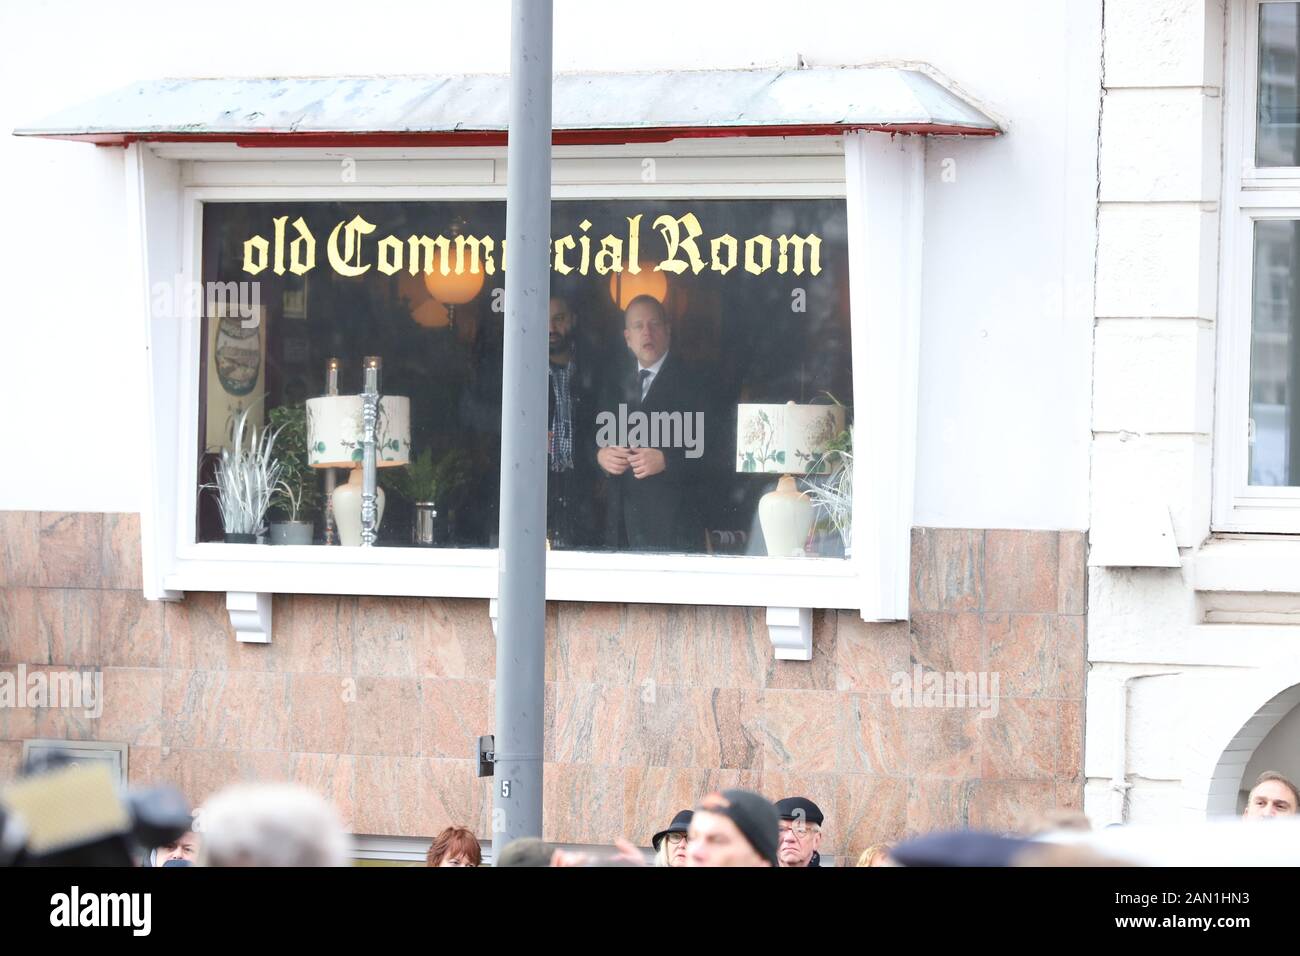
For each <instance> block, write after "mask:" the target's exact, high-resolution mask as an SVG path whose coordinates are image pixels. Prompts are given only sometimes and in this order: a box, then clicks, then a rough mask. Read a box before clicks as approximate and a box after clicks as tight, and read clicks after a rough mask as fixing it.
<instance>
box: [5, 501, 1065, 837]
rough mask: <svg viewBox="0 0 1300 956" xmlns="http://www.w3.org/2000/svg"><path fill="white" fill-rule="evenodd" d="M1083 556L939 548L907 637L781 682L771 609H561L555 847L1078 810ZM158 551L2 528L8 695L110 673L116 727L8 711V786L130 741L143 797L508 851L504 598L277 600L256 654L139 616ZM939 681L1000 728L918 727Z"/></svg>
mask: <svg viewBox="0 0 1300 956" xmlns="http://www.w3.org/2000/svg"><path fill="white" fill-rule="evenodd" d="M1084 552H1085V540H1084V535H1083V534H1082V533H1079V532H1053V531H1000V530H987V531H985V530H948V529H917V530H916V531H915V532H914V540H913V568H912V619H911V621H910V622H900V623H894V624H865V623H863V622H862V621H861V620H859V619H858V615H857V614H856V612H851V611H819V612H817V614H816V617H815V630H814V640H815V650H814V657H813V660H812V661H811V662H808V663H803V662H785V661H775V660H774V659H773V657H772V649H771V645H770V643H769V642H768V638H767V634H766V628H765V625H764V623H763V611H762V609H751V608H727V607H690V606H677V605H615V604H576V603H566V604H553V605H550V606H549V607H548V616H547V660H546V680H547V685H546V761H547V762H546V767H545V789H546V796H545V799H546V811H545V828H546V834H545V836H546V837H547V838H548V839H552V840H558V841H565V842H574V843H608V842H610V841H611V840H613V838H615V837H616V836H619V835H627V836H629V837H631V838H632V839H633V840H634V842H636V843H639V844H646V843H648V840H649V835H650V834H651V833H652V832H653V831H654V830H656V829H658V828H660V827H661V826H663V825H666V823H667V822H668V820H669V819H670V818H671V816H672V814H673V813H674V812H676V811H677V810H678V809H681V808H684V807H688V806H690V805H692V804H693V803H694V801H695V799H696V798H697V797H699V796H700V795H701V794H703V793H705V792H707V791H708V790H712V789H718V788H723V787H728V786H743V787H749V788H752V789H756V790H759V791H761V792H763V793H765V794H767V795H768V796H770V797H772V798H777V797H782V796H788V795H793V794H796V793H797V794H803V795H807V796H810V797H812V798H813V799H814V800H816V801H817V802H818V803H819V804H820V805H821V806H822V808H823V809H824V810H825V811H826V814H827V818H828V819H827V826H826V827H825V836H824V838H823V855H824V856H826V857H827V858H828V862H832V861H834V860H835V859H836V858H840V859H843V858H845V857H847V856H854V855H856V854H857V853H858V852H859V851H861V850H862V849H863V848H865V847H866V846H867V845H869V844H871V843H874V842H877V841H880V840H884V839H891V838H897V837H899V836H901V835H903V834H907V833H913V832H918V831H924V830H928V829H933V828H937V827H948V826H961V825H971V826H983V827H993V828H1000V829H1004V828H1013V827H1016V826H1019V825H1022V824H1023V823H1025V822H1026V821H1028V820H1030V819H1032V818H1033V817H1035V816H1036V815H1037V814H1039V813H1041V812H1042V811H1044V810H1047V809H1051V808H1055V807H1071V808H1078V807H1080V806H1081V802H1082V779H1081V774H1082V755H1081V747H1082V740H1083V688H1084V676H1085V670H1086V667H1087V664H1086V660H1087V658H1086V654H1085V633H1084V612H1085V606H1084V602H1085V595H1086V589H1085V586H1084V584H1085V582H1084ZM139 553H140V546H139V521H138V518H137V516H135V515H129V514H87V513H36V512H0V671H10V672H13V671H14V670H15V668H16V666H17V665H18V664H19V663H22V664H25V665H26V666H27V668H28V671H29V672H30V671H32V670H33V669H42V668H44V669H62V668H69V667H78V668H94V669H96V670H99V671H102V673H103V678H104V698H105V703H104V711H103V714H102V716H101V717H99V718H98V719H95V720H92V719H89V718H86V717H85V716H84V715H83V714H82V713H81V712H80V711H76V710H60V709H31V708H22V707H18V708H3V707H0V780H3V779H5V778H8V777H9V776H11V775H12V773H13V772H14V770H15V769H16V767H17V764H18V762H19V757H20V753H21V747H22V743H21V742H22V740H24V739H26V738H31V737H55V738H67V739H94V740H111V741H118V742H126V743H128V744H129V745H130V752H129V771H130V777H131V780H132V782H133V783H145V782H155V781H169V782H172V783H175V784H176V785H178V786H180V787H181V788H182V789H183V790H184V791H185V792H186V793H187V795H188V796H189V797H190V799H191V800H193V801H196V802H200V801H202V800H203V799H204V798H205V797H207V796H208V794H210V793H212V792H213V791H214V790H215V789H217V788H219V787H221V786H222V785H224V784H226V783H228V782H231V781H233V780H236V779H249V778H273V779H289V780H296V781H299V782H301V783H304V784H307V785H309V786H311V787H314V788H316V789H318V790H320V791H321V792H323V793H325V794H326V795H328V796H329V797H330V798H332V799H333V800H334V801H335V803H336V804H337V805H338V807H339V809H340V811H341V812H342V813H343V815H344V816H345V817H346V819H347V821H348V823H349V825H350V826H351V827H352V829H353V830H354V831H355V832H357V833H367V834H382V835H397V836H431V835H432V834H434V833H436V832H437V831H438V830H439V829H440V828H441V827H443V826H444V825H446V824H448V823H452V822H455V823H463V824H467V825H469V826H471V827H472V828H473V829H475V831H476V832H478V833H479V834H480V835H481V836H483V837H487V836H489V833H488V829H489V827H488V813H489V810H490V808H491V799H490V796H489V794H488V790H487V782H486V781H483V780H479V779H477V778H475V777H474V762H473V760H472V754H473V750H474V744H475V739H476V737H477V736H478V735H479V734H480V733H487V732H490V730H491V725H492V719H493V706H494V704H493V683H494V682H493V677H494V674H495V667H496V663H495V654H494V646H493V645H494V642H493V638H492V630H491V625H490V622H489V620H488V615H487V602H486V601H480V600H439V599H416V598H368V597H360V598H358V597H322V596H315V595H276V597H275V599H274V639H273V642H272V643H271V644H270V645H241V644H238V643H237V642H236V641H235V639H234V635H233V632H232V630H231V627H230V621H229V618H228V617H227V615H226V612H225V609H224V595H223V594H209V593H197V592H196V593H190V594H187V595H186V598H185V600H184V601H182V602H179V603H175V604H161V603H152V602H148V601H145V600H144V599H143V598H142V597H141V596H140V559H139ZM917 664H919V665H921V666H922V667H923V668H925V669H928V670H937V671H941V672H942V671H958V672H984V673H987V674H990V675H996V676H997V680H998V692H999V693H998V700H997V712H996V715H994V716H980V711H979V710H978V709H976V708H971V707H949V708H927V707H900V706H896V701H895V700H894V699H892V698H891V690H892V689H893V687H894V685H893V684H891V678H892V676H893V675H895V674H899V673H906V674H909V675H910V674H911V673H912V671H913V668H914V665H917Z"/></svg>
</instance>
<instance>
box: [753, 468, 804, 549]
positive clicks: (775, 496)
mask: <svg viewBox="0 0 1300 956" xmlns="http://www.w3.org/2000/svg"><path fill="white" fill-rule="evenodd" d="M758 520H759V524H761V525H762V527H763V540H764V541H766V542H767V553H768V556H769V557H773V558H788V557H803V553H804V550H803V549H804V544H805V543H806V542H807V541H808V532H810V531H811V530H812V526H813V504H812V499H810V498H809V497H808V496H807V495H806V494H804V493H803V492H801V491H800V490H799V487H798V485H796V484H795V481H794V479H793V478H792V477H790V476H789V475H785V476H783V477H782V478H781V480H780V481H778V482H777V484H776V490H775V491H769V492H768V493H767V494H765V495H764V496H763V497H762V499H761V500H760V501H759V502H758Z"/></svg>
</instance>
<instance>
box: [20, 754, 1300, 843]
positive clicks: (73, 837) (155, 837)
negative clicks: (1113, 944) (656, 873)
mask: <svg viewBox="0 0 1300 956" xmlns="http://www.w3.org/2000/svg"><path fill="white" fill-rule="evenodd" d="M1298 811H1300V789H1297V787H1296V784H1295V783H1293V782H1292V781H1291V780H1289V779H1288V778H1287V777H1286V776H1284V775H1283V774H1281V773H1278V772H1276V771H1266V772H1264V773H1263V774H1261V775H1260V776H1259V777H1258V778H1257V779H1256V780H1255V782H1254V784H1253V786H1252V787H1251V790H1250V792H1249V794H1248V796H1247V799H1246V801H1245V808H1244V810H1243V812H1242V821H1243V822H1244V823H1245V824H1251V823H1256V822H1259V821H1268V820H1291V821H1293V825H1291V826H1282V827H1281V828H1279V829H1273V828H1267V832H1265V831H1264V830H1261V829H1260V828H1258V827H1255V826H1243V827H1242V828H1241V832H1240V833H1235V834H1232V835H1231V836H1232V840H1233V841H1234V845H1240V844H1241V843H1242V842H1243V841H1244V842H1248V843H1252V844H1254V845H1255V846H1256V847H1257V848H1263V852H1262V854H1261V853H1260V852H1256V856H1261V857H1262V856H1268V857H1272V858H1276V857H1278V856H1279V849H1278V848H1279V847H1281V848H1282V850H1281V856H1282V857H1284V858H1285V857H1287V856H1288V855H1289V854H1290V853H1291V852H1292V850H1295V849H1300V839H1298V838H1300V817H1298V816H1297V812H1298ZM830 822H831V821H829V820H828V819H827V816H826V814H825V813H824V811H823V810H822V808H821V807H820V806H819V805H818V804H817V803H816V802H815V801H813V800H811V799H809V798H808V797H805V796H791V797H783V798H781V799H778V800H776V801H775V802H773V801H770V800H768V799H767V798H766V797H764V796H762V795H760V794H758V793H754V792H752V791H749V790H742V789H730V790H722V791H720V792H711V793H708V794H706V795H704V796H703V797H702V798H701V799H700V800H699V801H698V802H697V803H696V804H695V806H694V807H693V808H691V809H684V810H681V811H679V812H677V813H676V814H674V816H673V817H672V819H671V820H669V821H668V822H667V824H666V825H665V826H664V827H663V828H662V829H660V830H658V831H656V832H654V833H653V834H645V835H643V836H642V839H643V840H644V842H643V843H642V844H641V846H637V845H634V843H633V842H632V841H629V840H618V841H616V842H615V844H614V845H613V846H612V847H609V848H597V849H590V848H588V849H582V850H575V849H572V848H566V847H563V846H555V845H551V844H548V843H546V842H544V841H543V840H541V839H539V838H536V837H528V838H522V839H516V840H513V841H512V842H510V843H507V844H505V845H504V846H501V847H500V848H499V850H497V848H496V847H494V850H496V853H495V858H494V860H493V861H492V863H493V865H494V866H503V867H514V866H530V867H581V866H662V867H681V866H691V867H773V868H793V869H797V868H804V867H808V868H812V867H819V866H821V865H822V859H821V847H822V838H823V836H824V835H825V832H826V828H827V826H828V825H829V824H830ZM1111 826H1115V825H1114V824H1112V825H1111ZM1125 829H1127V828H1125ZM1089 831H1091V826H1090V823H1089V821H1088V819H1087V817H1085V816H1084V815H1083V814H1082V813H1079V812H1077V811H1069V810H1058V811H1053V812H1050V813H1048V814H1045V815H1044V816H1042V817H1040V818H1039V819H1038V820H1037V821H1036V822H1035V824H1034V825H1033V826H1031V827H1029V828H1028V829H1026V830H1023V831H1022V832H1019V833H988V832H979V831H972V830H962V831H949V832H938V833H932V834H923V835H919V836H915V835H913V836H909V837H908V838H906V839H899V840H897V841H891V842H882V843H878V844H875V845H873V846H869V847H866V848H863V849H862V850H861V851H860V852H856V848H855V853H856V855H849V856H846V857H844V858H843V859H842V860H840V861H839V862H840V864H841V865H844V864H850V863H851V861H854V860H856V865H857V866H967V865H986V866H1006V865H1035V866H1037V865H1043V866H1047V865H1052V866H1077V865H1107V864H1118V863H1122V862H1123V860H1122V859H1118V858H1108V857H1107V856H1106V853H1107V852H1109V851H1108V850H1107V849H1106V848H1107V847H1110V848H1111V849H1114V848H1115V847H1117V846H1118V847H1121V849H1122V848H1123V846H1122V844H1123V840H1120V841H1116V840H1113V839H1112V840H1109V841H1107V840H1104V839H1097V838H1101V837H1105V836H1118V837H1127V836H1129V835H1130V833H1126V832H1119V833H1114V832H1112V831H1110V829H1109V828H1107V830H1105V831H1097V832H1095V833H1089ZM1071 834H1073V835H1075V836H1084V837H1091V838H1092V839H1091V843H1090V844H1088V843H1083V842H1080V841H1079V840H1071V839H1069V838H1068V837H1069V836H1070V835H1071ZM647 844H648V851H647V849H646V845H647ZM1287 847H1290V848H1291V849H1286V848H1287ZM1099 848H1100V849H1101V851H1102V852H1101V853H1100V854H1099V853H1098V849H1099ZM1139 855H1140V854H1139ZM352 857H353V854H352V840H351V836H350V834H349V833H348V831H347V829H346V827H345V826H344V823H343V820H342V817H341V816H340V815H339V813H338V812H337V810H336V808H335V807H334V806H333V805H332V804H331V803H330V802H329V801H328V800H327V799H326V798H325V797H323V796H321V795H320V794H318V793H316V792H314V791H312V790H310V789H307V788H305V787H302V786H300V785H296V784H287V783H239V784H235V785H232V786H229V787H227V788H225V789H223V790H221V791H219V792H217V793H216V794H214V795H212V796H211V797H210V798H208V800H207V801H206V802H205V803H204V804H203V806H202V807H201V808H199V809H197V810H193V811H192V810H191V809H190V807H189V805H188V804H187V803H186V802H185V799H184V797H183V795H181V794H180V793H179V792H178V791H177V790H175V789H174V788H171V787H165V786H164V787H153V788H147V789H143V790H133V791H130V792H125V793H124V792H122V791H121V790H120V789H119V788H118V787H117V785H116V783H115V782H114V780H113V779H112V776H111V774H110V772H109V770H108V769H107V767H106V766H104V765H102V764H100V765H94V764H90V765H87V764H81V763H78V762H76V761H74V760H72V758H71V757H69V756H67V755H66V754H61V753H58V752H55V753H54V754H53V755H47V756H44V757H42V758H41V759H39V760H34V761H32V762H30V763H29V764H28V765H27V766H26V767H25V768H24V771H23V773H22V774H21V775H20V776H19V778H18V779H17V780H15V781H13V782H11V783H9V784H7V785H4V786H3V787H0V866H12V865H62V864H70V865H110V866H111V865H120V866H134V865H141V866H149V867H175V866H195V865H197V866H209V867H231V866H235V867H286V866H309V867H329V866H346V865H349V864H350V863H351V861H352ZM483 862H484V859H483V850H482V845H481V842H480V839H479V836H478V835H477V834H475V833H474V832H473V831H472V830H471V829H469V828H468V827H465V826H450V827H447V828H446V829H444V830H443V831H442V832H441V833H439V834H438V835H437V836H436V837H434V838H433V840H432V843H431V845H430V846H429V849H428V853H427V856H426V863H427V865H428V866H430V867H477V866H481V865H483ZM1292 862H1293V863H1294V862H1297V861H1294V860H1293V861H1292Z"/></svg>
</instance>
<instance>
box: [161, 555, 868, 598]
mask: <svg viewBox="0 0 1300 956" xmlns="http://www.w3.org/2000/svg"><path fill="white" fill-rule="evenodd" d="M177 564H178V567H177V569H176V570H175V571H173V572H172V573H170V574H167V575H165V577H164V583H165V586H166V587H167V588H168V589H169V590H175V591H246V592H257V593H273V594H358V595H387V596H407V597H463V598H489V599H490V598H495V597H497V591H498V584H499V580H498V565H497V552H496V551H494V550H487V549H451V548H449V549H424V548H368V549H364V548H342V547H335V548H326V547H321V546H279V547H272V546H269V545H255V544H197V545H192V546H190V547H189V548H186V549H185V550H184V552H183V553H182V555H181V556H180V560H179V561H178V562H177ZM860 571H861V569H860V568H858V567H857V562H855V561H853V560H846V559H843V558H821V557H805V558H768V557H757V556H721V555H685V554H680V555H658V554H609V553H601V552H582V551H564V552H550V553H548V555H547V562H546V599H547V600H548V601H591V600H599V601H602V602H616V603H633V604H715V605H739V606H745V607H766V606H785V607H807V608H857V607H859V606H860V604H861V581H860V578H859V574H860Z"/></svg>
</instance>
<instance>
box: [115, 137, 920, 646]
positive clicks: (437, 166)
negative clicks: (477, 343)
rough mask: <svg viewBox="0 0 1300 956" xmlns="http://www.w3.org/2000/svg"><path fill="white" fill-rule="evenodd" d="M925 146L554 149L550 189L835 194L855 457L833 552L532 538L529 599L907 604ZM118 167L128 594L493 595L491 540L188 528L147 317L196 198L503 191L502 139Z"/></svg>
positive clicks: (163, 349)
mask: <svg viewBox="0 0 1300 956" xmlns="http://www.w3.org/2000/svg"><path fill="white" fill-rule="evenodd" d="M924 156H925V140H924V137H917V136H899V137H892V136H885V135H882V134H876V133H850V134H847V135H845V136H843V137H808V138H782V139H770V140H769V139H711V140H690V141H677V142H670V143H666V144H651V145H647V144H638V145H636V146H627V147H619V146H603V147H557V148H556V149H555V151H554V158H555V162H554V177H553V178H554V187H553V195H554V197H555V198H556V199H557V200H559V199H577V198H590V199H606V198H615V199H636V198H640V197H646V198H651V197H654V198H668V197H672V198H681V199H683V200H685V201H689V200H692V199H711V198H757V199H762V198H770V199H778V198H844V199H845V200H846V202H847V206H848V209H847V214H848V225H849V231H850V244H849V258H850V298H851V323H852V326H851V327H852V343H853V345H852V351H853V355H852V367H853V376H854V383H855V386H854V394H855V405H856V408H855V422H856V425H855V429H856V432H855V439H856V441H855V444H856V445H857V447H858V448H859V449H860V450H861V449H864V448H869V449H871V452H872V453H871V454H870V455H867V454H863V453H861V451H860V454H859V456H858V458H857V461H858V463H859V467H858V468H857V470H856V472H855V483H854V498H855V501H856V502H858V507H857V508H856V509H855V511H856V513H855V522H854V535H853V544H854V550H853V556H852V557H851V558H848V559H838V558H833V559H832V558H814V557H808V558H769V557H759V556H726V557H724V556H702V555H659V554H635V553H617V554H611V553H602V552H593V553H587V552H570V551H558V552H548V554H547V580H546V597H547V600H555V601H608V602H620V603H622V602H628V603H678V604H704V605H741V606H753V607H762V606H768V607H782V608H844V609H855V610H858V611H860V613H861V614H862V617H863V618H864V619H866V620H899V619H905V618H906V617H907V614H908V591H909V588H908V582H909V565H910V533H911V525H912V514H913V484H914V466H915V457H916V452H915V447H916V389H917V378H918V371H917V366H918V360H919V356H918V353H917V346H918V342H919V325H920V293H919V288H920V281H921V270H920V265H921V254H920V253H921V224H922V219H923V216H922V212H923V194H924ZM344 158H351V159H353V160H354V161H355V162H356V163H357V176H356V181H355V182H352V183H348V184H344V183H342V182H341V177H340V175H339V170H340V161H341V160H342V159H344ZM646 158H653V159H654V160H655V162H656V164H657V168H656V175H655V177H654V181H653V182H645V181H644V179H643V171H644V169H645V167H644V160H645V159H646ZM126 166H127V184H128V210H129V230H130V237H131V242H132V251H133V252H135V253H136V254H137V256H138V275H139V279H140V283H139V285H138V289H139V294H140V295H141V296H142V297H143V299H142V301H141V302H139V303H138V306H139V309H140V312H141V314H142V315H144V316H145V317H146V341H147V357H148V359H147V369H148V389H149V412H150V421H149V444H148V452H149V461H148V464H149V465H150V466H151V467H149V468H147V469H146V471H147V472H148V475H147V480H148V482H149V487H148V489H147V493H146V495H145V498H146V502H145V506H144V508H143V509H142V515H141V521H142V525H141V530H142V538H143V545H144V575H145V593H146V595H147V596H149V597H152V598H155V599H164V600H166V599H173V600H174V599H179V598H180V597H181V596H183V592H185V591H187V590H201V591H226V592H239V593H241V594H244V595H247V596H251V595H253V594H256V595H259V596H261V597H265V595H267V594H270V593H319V594H366V595H408V596H429V597H476V598H489V599H491V598H496V597H497V588H498V567H497V553H496V551H495V550H489V549H444V550H440V549H425V548H375V549H361V548H343V547H334V548H326V547H321V546H300V547H293V546H284V547H281V546H276V547H268V546H265V545H232V544H225V543H196V542H194V540H193V528H194V527H195V521H194V516H195V509H196V488H197V483H198V479H197V469H198V464H199V463H198V460H197V455H196V454H195V452H194V449H196V448H197V447H198V432H197V428H198V402H199V394H198V392H199V389H198V374H199V358H200V339H201V336H200V334H199V328H200V326H199V318H198V316H196V315H194V314H188V313H187V314H185V315H183V316H181V317H179V318H177V317H172V316H166V315H158V314H154V313H153V312H152V308H153V304H154V303H153V297H152V296H151V295H150V290H151V289H152V288H153V286H154V283H156V282H160V281H161V282H171V281H176V280H175V277H177V276H179V281H180V282H182V283H189V282H191V281H194V280H196V279H197V278H198V276H199V267H200V252H201V250H200V244H201V221H202V220H201V204H202V203H203V202H205V201H250V200H266V199H284V200H294V201H309V200H338V199H354V200H357V201H367V200H403V199H437V200H451V199H504V197H505V169H504V167H505V151H504V149H493V148H459V149H449V148H403V149H356V150H345V149H342V148H322V149H294V150H282V149H274V150H272V149H266V150H260V149H259V150H249V149H237V148H236V147H234V146H233V145H230V144H154V145H150V144H143V143H134V144H131V145H129V146H128V147H127V163H126ZM868 290H869V291H868ZM647 574H654V575H655V587H653V588H647V587H646V577H645V576H646V575H647ZM263 605H265V606H266V607H269V602H259V607H261V606H263ZM250 607H251V605H250ZM231 608H232V612H233V610H234V605H233V604H231ZM263 613H266V612H265V611H263Z"/></svg>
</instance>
